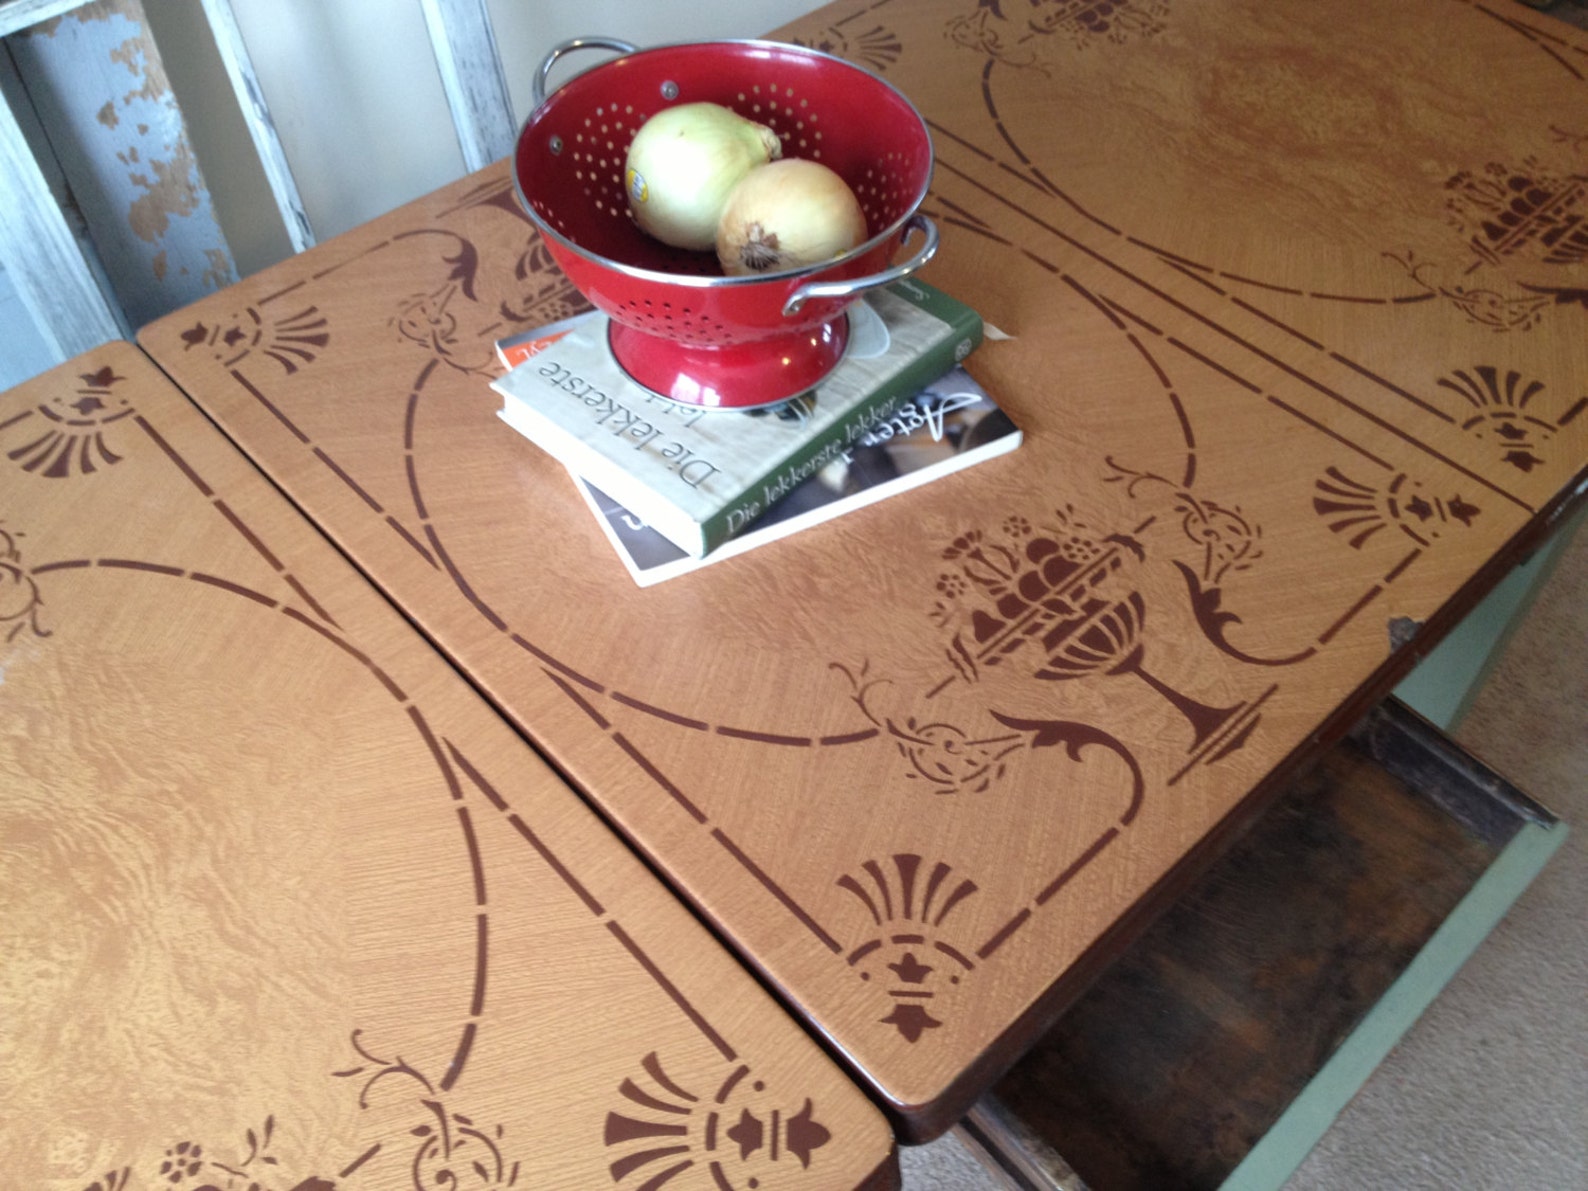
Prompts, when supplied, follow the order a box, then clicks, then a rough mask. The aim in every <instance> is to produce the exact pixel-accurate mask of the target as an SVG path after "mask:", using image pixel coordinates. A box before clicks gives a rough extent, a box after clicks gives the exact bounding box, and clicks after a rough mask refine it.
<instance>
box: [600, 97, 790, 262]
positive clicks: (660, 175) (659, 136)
mask: <svg viewBox="0 0 1588 1191" xmlns="http://www.w3.org/2000/svg"><path fill="white" fill-rule="evenodd" d="M782 149H783V146H782V143H781V142H780V141H779V140H778V135H777V133H775V132H773V131H772V130H771V129H770V128H768V127H766V126H765V125H764V124H757V123H756V122H755V121H753V120H746V119H745V118H744V117H743V116H741V115H739V114H738V113H737V112H735V111H732V110H731V109H729V108H725V107H722V106H721V105H720V104H715V103H681V104H679V105H678V106H676V107H670V108H663V109H662V110H661V111H660V112H657V113H656V115H654V116H652V117H651V118H650V119H649V120H647V121H646V122H645V123H644V124H642V125H640V129H639V131H638V132H636V133H635V134H634V140H633V142H632V143H631V144H630V145H629V152H628V159H627V161H626V162H625V168H624V173H623V178H624V186H625V189H626V190H627V191H628V197H629V210H630V211H631V212H633V214H634V221H635V222H636V223H638V224H639V225H640V228H641V230H643V231H645V232H648V233H649V234H651V235H652V236H655V237H656V238H657V239H658V240H660V241H662V243H664V244H671V245H672V246H673V247H674V248H694V249H698V250H702V251H703V250H706V249H709V248H711V247H712V246H713V244H714V243H715V241H716V236H717V220H718V218H719V216H721V214H722V207H723V204H724V203H726V202H727V201H728V193H729V191H731V190H732V189H733V188H734V186H735V185H736V184H737V183H738V182H739V180H740V179H741V178H743V177H744V176H745V175H746V174H747V173H749V172H750V171H751V170H752V169H754V168H755V167H756V166H759V165H765V164H766V163H767V162H769V161H771V160H772V159H773V158H775V157H777V156H779V155H780V154H781V153H782Z"/></svg>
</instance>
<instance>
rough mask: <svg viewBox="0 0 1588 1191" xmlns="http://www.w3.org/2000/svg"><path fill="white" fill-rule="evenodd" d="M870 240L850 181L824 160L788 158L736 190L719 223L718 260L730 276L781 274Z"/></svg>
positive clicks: (748, 177) (759, 171)
mask: <svg viewBox="0 0 1588 1191" xmlns="http://www.w3.org/2000/svg"><path fill="white" fill-rule="evenodd" d="M865 238H866V216H865V214H864V212H862V211H861V210H860V203H859V202H858V201H857V200H856V199H855V192H854V191H852V190H850V189H849V185H848V183H846V182H845V181H844V180H843V179H842V178H840V177H839V176H838V175H837V174H836V173H835V172H834V171H832V170H830V169H828V168H827V167H826V166H825V165H823V164H822V163H821V162H819V161H809V160H806V159H805V158H801V157H787V158H784V159H783V160H781V161H774V162H771V163H769V164H767V165H763V166H758V167H757V168H755V169H753V170H751V171H750V172H749V173H747V174H746V175H745V176H744V179H743V180H742V181H741V182H740V183H739V184H738V185H737V186H735V187H734V188H733V193H732V194H730V195H729V196H728V204H727V206H725V207H724V208H723V210H722V219H721V221H720V222H719V223H718V224H717V240H716V246H717V260H718V261H720V262H721V264H722V271H723V272H724V273H727V274H728V275H729V276H730V277H742V276H744V275H746V274H752V273H777V272H780V271H782V270H784V269H797V268H800V267H801V266H803V265H813V264H817V263H819V262H821V261H826V260H831V259H832V258H833V257H836V256H842V255H843V254H844V253H846V252H848V251H849V250H850V249H851V248H854V247H855V246H857V245H858V244H861V243H862V242H864V240H865Z"/></svg>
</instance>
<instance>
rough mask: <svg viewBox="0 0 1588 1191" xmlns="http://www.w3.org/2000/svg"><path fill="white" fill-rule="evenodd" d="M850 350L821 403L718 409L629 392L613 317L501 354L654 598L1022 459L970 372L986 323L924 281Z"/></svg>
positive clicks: (526, 428) (531, 421)
mask: <svg viewBox="0 0 1588 1191" xmlns="http://www.w3.org/2000/svg"><path fill="white" fill-rule="evenodd" d="M849 319H850V338H849V346H848V348H847V349H846V351H845V353H844V357H843V359H842V360H841V361H840V363H839V365H838V367H837V368H835V369H834V370H833V372H832V373H830V374H829V375H828V377H827V378H826V379H825V380H823V381H822V382H821V384H820V385H818V386H817V387H816V388H815V389H814V390H812V392H811V393H808V394H806V395H804V396H801V397H795V398H791V399H790V400H788V401H786V402H783V403H782V404H780V405H776V406H773V407H770V408H765V409H756V410H711V409H701V408H696V407H691V406H686V405H682V404H680V403H678V402H676V401H672V400H669V399H668V398H665V397H660V396H658V395H656V394H654V393H652V392H650V391H649V390H647V389H645V388H642V387H641V386H640V385H638V384H636V383H635V382H634V381H633V380H631V379H630V378H629V377H628V375H627V374H626V373H625V372H624V371H623V369H622V367H621V366H620V365H619V364H618V362H617V360H616V359H615V358H614V357H613V355H612V351H611V348H610V347H609V346H608V343H607V319H606V316H605V315H603V314H600V313H599V312H591V313H588V314H584V315H580V316H577V317H575V318H572V319H568V320H565V321H564V322H561V323H557V324H554V325H552V326H548V327H541V328H538V329H536V330H533V331H527V332H524V333H522V334H520V335H517V336H514V337H512V338H509V339H504V340H502V341H500V342H499V343H498V344H497V350H498V353H499V355H500V356H501V358H502V361H503V363H504V364H505V365H506V366H507V371H506V372H505V373H504V374H503V375H502V376H500V377H499V378H497V379H496V380H494V381H493V382H491V383H492V387H493V388H494V389H495V390H496V391H497V393H498V394H499V395H500V396H501V397H502V409H501V414H500V416H501V418H502V420H503V421H504V422H506V423H507V424H508V425H509V426H511V427H512V428H513V429H514V430H516V431H518V432H519V433H520V434H522V435H523V436H524V437H525V438H527V439H529V440H530V441H531V442H533V443H534V444H536V445H537V446H538V447H540V448H541V449H543V450H545V451H546V452H547V453H549V454H550V455H552V456H553V457H554V458H556V459H557V460H558V461H560V462H561V463H562V464H563V465H564V466H565V467H566V468H567V469H568V470H569V471H570V472H571V473H572V475H573V478H574V481H575V483H577V484H578V486H579V489H580V491H581V492H582V493H583V495H584V497H585V500H586V501H587V502H588V504H589V505H590V508H591V510H592V512H593V513H594V515H595V517H596V520H597V522H598V523H599V524H600V526H601V527H602V529H603V530H604V531H605V532H606V535H607V537H608V539H609V540H610V541H611V543H612V545H613V547H614V549H615V551H616V553H617V555H618V557H619V559H621V560H622V562H623V564H624V566H625V567H626V568H627V569H628V571H629V574H630V575H631V576H632V577H633V579H634V580H635V582H636V583H638V584H639V585H641V586H649V585H650V584H653V583H657V582H660V581H661V580H663V579H668V578H672V577H673V576H675V575H680V574H684V573H686V572H688V571H692V570H696V569H698V568H699V567H701V566H704V565H707V564H708V563H714V562H718V561H721V560H722V559H726V558H731V557H733V556H734V555H737V554H742V553H744V552H745V551H746V550H750V549H753V548H755V547H756V546H761V545H764V544H766V543H767V542H771V541H775V540H777V539H778V538H781V537H786V536H787V535H789V534H791V533H794V532H796V531H797V530H801V529H805V528H807V527H809V526H812V525H815V524H817V523H818V522H821V521H825V520H828V519H830V518H832V517H836V516H839V515H840V514H843V513H846V512H849V511H850V510H852V509H856V508H859V507H861V506H863V505H867V504H871V503H874V502H875V501H878V500H881V499H884V498H885V497H888V496H892V495H895V494H897V493H899V492H903V491H906V490H907V489H910V488H914V487H918V486H920V485H921V484H924V483H927V482H928V481H930V480H933V479H936V478H937V477H939V476H943V475H947V474H949V473H950V472H953V471H958V470H961V469H962V468H965V467H969V466H971V465H972V464H975V463H978V462H981V461H982V460H984V459H989V458H992V457H994V456H996V455H1000V454H1004V453H1006V452H1008V451H1011V450H1013V449H1014V448H1015V447H1016V446H1018V445H1019V443H1020V437H1021V435H1020V430H1019V428H1018V427H1016V426H1015V425H1014V423H1013V422H1012V421H1010V419H1009V417H1008V416H1007V415H1006V414H1005V413H1004V412H1003V411H1002V410H1001V409H999V408H998V406H997V405H996V403H994V402H993V401H992V399H991V398H990V397H989V396H988V394H987V393H986V391H985V390H984V389H983V388H982V387H981V385H979V384H978V383H977V382H976V381H975V380H974V379H973V378H972V377H971V375H970V374H969V373H968V372H966V371H965V370H964V368H963V367H961V363H962V361H963V360H964V359H965V357H966V356H968V355H969V354H970V353H971V351H972V350H974V349H975V348H976V346H977V345H978V344H980V342H981V340H982V337H983V334H984V330H985V328H984V325H983V322H982V319H981V317H980V316H979V315H978V314H977V313H976V312H975V311H974V310H972V309H971V308H970V307H969V306H966V305H965V304H964V303H962V302H959V301H958V300H956V299H954V298H952V297H950V296H949V295H947V294H945V293H943V292H942V291H941V290H937V289H933V288H932V287H931V286H928V285H925V284H923V283H922V282H920V281H917V280H914V279H906V280H903V281H898V282H895V283H894V284H892V285H890V286H887V287H884V288H882V289H880V290H874V291H872V292H871V293H869V294H867V295H866V296H865V298H864V299H862V300H861V301H858V302H856V303H855V304H854V305H853V306H852V307H851V308H850V312H849Z"/></svg>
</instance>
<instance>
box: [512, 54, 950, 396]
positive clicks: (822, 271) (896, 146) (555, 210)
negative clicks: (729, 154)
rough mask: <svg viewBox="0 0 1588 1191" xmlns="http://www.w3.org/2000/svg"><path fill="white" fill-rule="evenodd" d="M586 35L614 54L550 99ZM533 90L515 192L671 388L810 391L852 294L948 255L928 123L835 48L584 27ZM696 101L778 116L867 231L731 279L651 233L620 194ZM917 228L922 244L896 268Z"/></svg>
mask: <svg viewBox="0 0 1588 1191" xmlns="http://www.w3.org/2000/svg"><path fill="white" fill-rule="evenodd" d="M590 48H594V49H606V50H615V51H617V52H618V53H619V55H620V56H619V57H617V58H613V59H611V60H609V61H606V62H603V63H601V64H600V65H598V66H596V67H594V68H592V69H590V70H588V71H586V72H584V73H583V74H581V75H579V76H577V77H576V78H574V79H572V80H571V81H569V82H568V83H566V84H564V85H563V86H562V87H560V88H558V89H557V90H556V91H555V92H554V93H552V94H551V95H549V96H548V95H547V94H546V79H547V76H548V75H549V74H550V72H551V69H552V66H553V65H554V64H555V63H556V62H557V60H558V59H559V58H561V57H562V56H563V55H565V54H567V53H569V52H571V51H573V50H581V49H590ZM534 99H535V108H534V110H533V111H532V112H531V113H530V115H529V118H528V119H527V120H526V121H525V122H524V127H523V129H522V130H521V131H520V133H519V136H518V144H517V147H516V149H515V152H514V157H513V167H514V182H515V184H516V186H517V190H518V198H519V201H520V203H522V205H523V207H524V209H525V211H526V212H528V214H529V217H530V219H531V220H533V221H534V223H535V226H536V227H537V228H538V229H539V230H540V233H541V235H542V237H543V238H544V240H545V242H546V245H547V247H548V249H549V250H550V252H551V254H552V256H553V258H554V259H555V260H556V262H557V264H558V266H559V267H560V268H561V269H562V270H563V272H564V273H565V274H566V275H567V276H568V279H569V280H570V281H571V282H572V283H573V284H574V285H575V286H576V287H577V288H578V289H579V291H580V293H582V294H584V296H585V297H586V298H588V299H589V300H590V302H591V303H592V304H593V305H595V306H596V307H597V308H598V309H600V310H602V311H603V312H605V313H606V314H607V315H608V316H609V318H610V319H611V324H610V331H609V336H610V341H611V344H612V351H613V354H614V355H615V356H616V357H617V360H618V363H619V364H621V365H622V366H623V368H624V370H625V371H627V372H628V374H629V375H630V376H631V377H633V378H634V379H635V380H636V381H638V382H639V383H640V384H641V385H643V386H644V387H645V388H647V389H650V390H651V391H652V392H655V393H659V394H661V395H662V396H664V397H670V398H672V399H674V400H675V401H680V402H683V403H685V404H688V405H695V406H718V407H723V408H731V409H745V408H750V407H754V406H762V405H771V404H774V403H776V402H779V401H783V400H786V399H787V398H789V397H793V396H795V395H797V394H799V393H803V392H805V391H806V390H808V389H810V388H811V387H813V386H814V385H815V384H816V383H817V382H818V381H820V380H821V379H822V378H823V377H824V376H826V375H827V374H828V373H829V372H830V371H832V369H833V368H834V367H835V366H836V365H837V363H838V361H839V359H840V358H841V357H842V356H843V352H844V346H845V344H846V343H847V341H848V334H849V330H848V328H849V323H848V318H847V316H846V315H845V313H844V312H845V310H846V308H847V307H848V305H849V303H850V302H852V301H853V300H854V298H855V296H856V295H858V294H860V293H862V292H864V291H865V290H868V289H873V288H876V287H878V286H883V285H887V284H889V283H890V282H893V281H897V280H898V279H899V278H901V277H904V276H906V275H908V274H909V273H912V272H914V271H915V270H916V269H918V268H920V267H921V266H922V265H924V264H925V263H926V262H927V261H928V260H930V259H931V257H932V254H933V253H934V252H936V251H937V241H938V234H937V228H936V227H935V226H934V225H933V223H932V221H931V220H930V219H928V218H927V217H926V216H925V215H923V214H921V213H920V212H919V210H918V209H917V208H919V206H920V204H921V201H922V200H923V199H924V198H925V197H926V191H927V186H928V185H929V184H930V182H931V178H932V164H933V157H932V140H931V137H930V135H929V134H928V132H927V129H926V124H925V122H924V121H923V120H922V119H921V115H920V113H919V112H917V111H916V110H915V107H914V106H913V105H912V104H911V103H910V101H909V100H908V99H906V98H905V97H904V96H903V95H901V94H900V93H899V91H898V90H897V89H896V88H894V87H892V86H891V85H889V84H888V83H886V82H884V81H882V80H881V79H880V78H878V77H877V76H875V75H873V74H871V73H870V72H868V71H865V70H862V69H861V68H860V67H857V66H853V65H851V64H850V63H848V62H845V61H844V60H843V59H841V58H835V57H833V56H831V55H830V54H823V53H819V52H817V51H815V50H808V49H804V48H801V47H799V46H793V45H784V44H781V43H777V42H770V41H713V42H696V43H690V44H684V45H672V46H658V47H655V48H652V49H646V50H640V49H636V48H635V47H634V46H632V45H629V44H628V43H626V42H622V41H616V40H613V39H611V38H601V37H588V38H576V39H574V40H572V41H567V42H564V43H562V44H561V45H559V46H557V47H555V48H554V49H553V50H552V51H551V52H550V53H549V54H547V55H546V57H545V59H544V60H543V61H542V62H541V64H540V68H539V71H538V72H537V74H536V75H535V79H534ZM699 101H706V102H711V103H717V104H721V105H722V106H724V107H728V108H732V109H733V110H734V111H736V112H738V113H739V114H740V115H742V116H745V117H746V118H748V119H751V120H754V121H756V122H757V123H760V124H765V125H768V126H770V127H771V128H772V129H774V130H775V131H776V132H777V134H778V136H779V137H780V138H781V139H782V143H783V156H784V157H807V158H811V159H813V160H816V161H820V162H821V163H822V164H824V165H826V166H828V167H830V168H831V169H833V170H835V171H836V172H837V173H838V174H839V176H840V177H842V178H843V179H844V181H845V182H847V183H848V184H849V187H850V189H851V190H853V191H854V192H855V197H856V198H857V199H859V200H860V206H861V209H862V210H863V211H864V212H865V216H866V226H867V231H868V233H869V236H868V238H867V240H866V241H865V243H863V244H861V245H860V246H859V247H857V248H855V249H853V250H851V251H850V252H847V253H845V254H844V255H843V256H840V257H836V258H834V259H833V260H831V261H826V262H823V263H820V264H816V265H809V266H805V267H803V268H799V269H790V270H786V271H782V272H777V273H766V274H759V275H756V276H753V277H725V276H723V275H722V272H721V270H720V268H719V266H718V264H717V260H716V257H715V255H714V254H712V253H710V252H705V253H695V252H690V251H687V250H683V249H676V248H671V247H668V246H667V245H665V244H662V243H661V242H660V241H657V240H654V239H652V238H651V237H650V236H648V235H646V234H645V233H644V232H642V231H641V230H640V229H639V227H638V225H637V224H636V223H635V222H634V219H633V217H632V216H631V215H630V214H629V209H628V201H627V198H626V197H625V193H624V185H623V173H624V161H625V158H626V156H627V154H628V147H629V142H630V141H631V140H633V138H634V134H635V132H636V131H637V130H638V129H639V127H640V125H642V124H644V123H645V121H646V120H647V119H649V118H650V117H651V116H653V115H655V114H656V113H657V112H658V111H660V110H662V109H663V108H666V107H669V106H671V105H673V104H678V103H693V102H699ZM916 231H919V232H920V233H921V234H922V236H923V242H922V244H921V246H920V248H919V249H918V250H917V251H915V252H914V254H913V255H912V256H910V257H909V258H908V259H907V260H904V261H902V262H901V263H899V264H896V265H895V264H892V261H893V257H894V255H895V253H896V252H897V251H898V250H899V249H900V247H901V246H902V245H903V243H904V241H905V240H906V239H907V238H908V237H909V236H910V235H911V233H912V232H916Z"/></svg>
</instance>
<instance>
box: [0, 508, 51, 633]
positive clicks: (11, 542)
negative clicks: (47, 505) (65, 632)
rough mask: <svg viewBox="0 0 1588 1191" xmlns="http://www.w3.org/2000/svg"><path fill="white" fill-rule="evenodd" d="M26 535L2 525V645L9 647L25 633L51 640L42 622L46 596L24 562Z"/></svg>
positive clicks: (0, 625)
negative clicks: (24, 540) (40, 591)
mask: <svg viewBox="0 0 1588 1191" xmlns="http://www.w3.org/2000/svg"><path fill="white" fill-rule="evenodd" d="M21 538H22V533H21V531H20V530H15V529H9V530H8V529H7V528H6V527H5V523H4V522H0V645H9V644H11V643H12V642H13V641H15V640H16V639H17V638H18V637H20V636H21V635H22V634H23V633H24V632H31V633H32V634H33V635H34V636H35V637H48V636H49V635H50V631H49V630H48V629H46V628H45V627H44V626H43V625H42V624H41V623H40V622H39V616H40V613H41V612H42V610H43V607H44V597H43V596H42V595H41V594H40V593H39V585H38V581H37V580H36V579H34V577H33V574H32V572H30V571H29V570H28V568H27V566H26V565H25V564H24V563H23V561H22V543H21Z"/></svg>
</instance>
